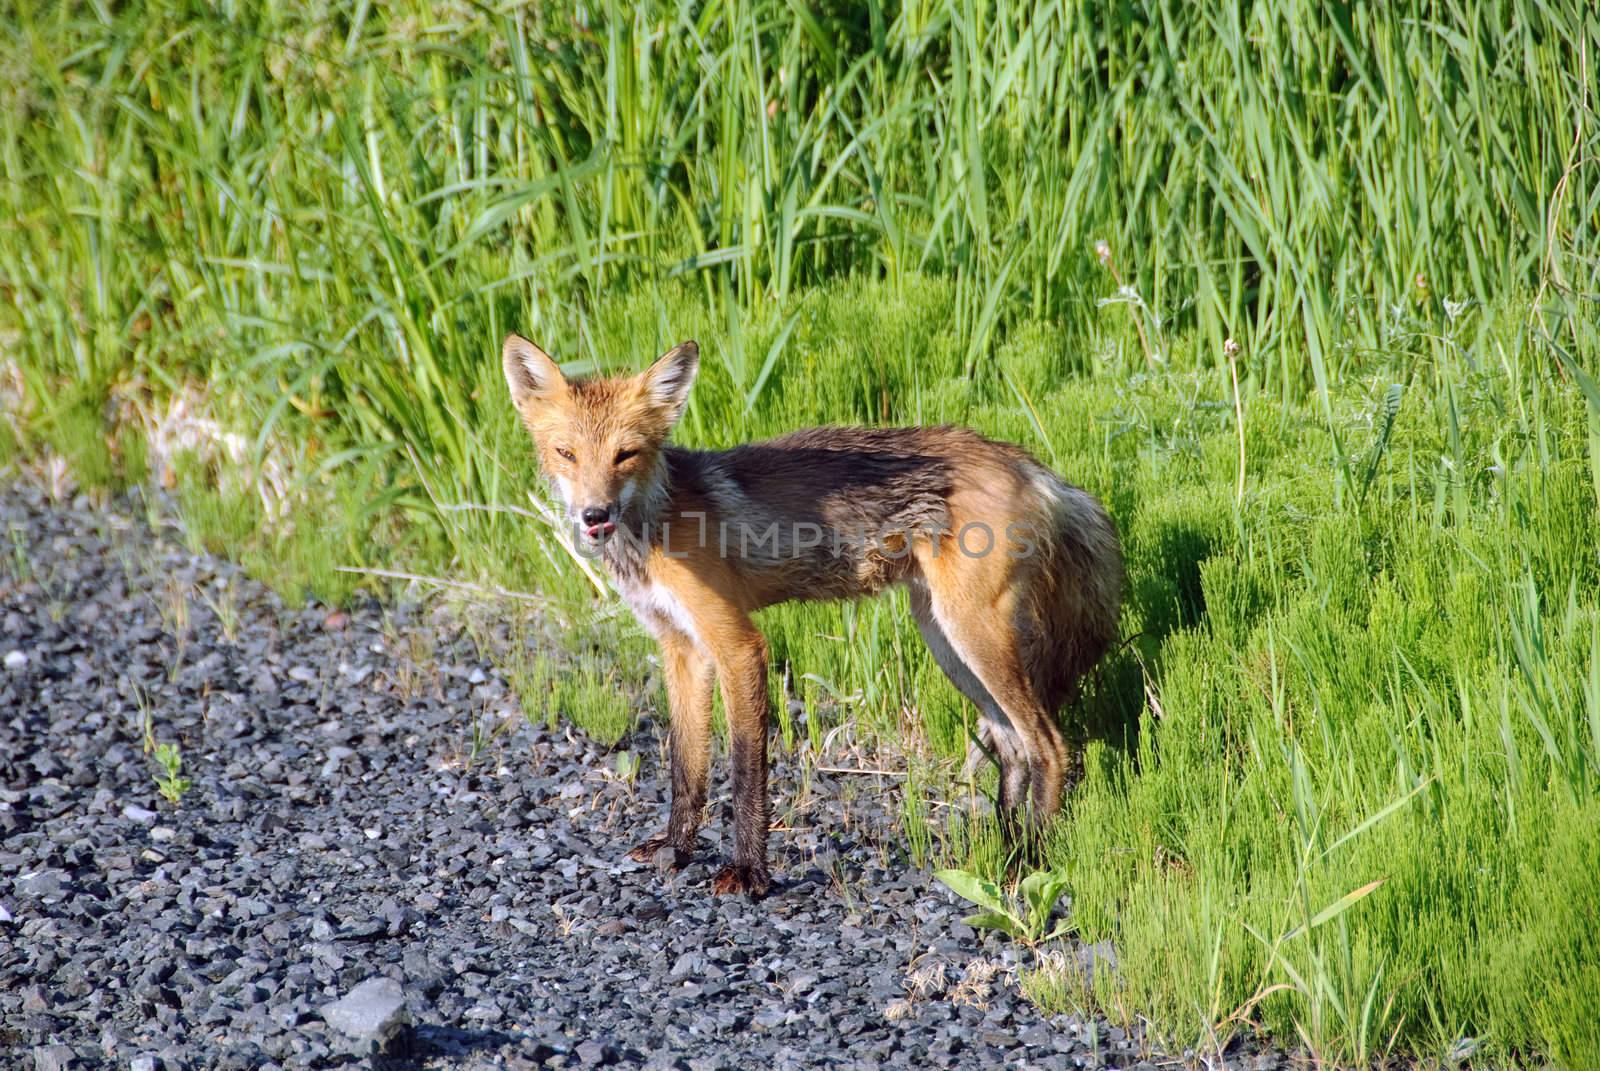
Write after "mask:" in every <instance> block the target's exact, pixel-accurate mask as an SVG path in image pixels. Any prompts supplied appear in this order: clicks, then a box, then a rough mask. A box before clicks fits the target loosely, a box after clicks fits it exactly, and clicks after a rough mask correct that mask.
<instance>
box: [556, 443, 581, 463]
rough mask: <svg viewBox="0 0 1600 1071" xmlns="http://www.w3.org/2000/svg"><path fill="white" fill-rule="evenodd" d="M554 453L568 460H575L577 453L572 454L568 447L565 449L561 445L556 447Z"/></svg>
mask: <svg viewBox="0 0 1600 1071" xmlns="http://www.w3.org/2000/svg"><path fill="white" fill-rule="evenodd" d="M556 453H557V454H559V455H560V456H561V457H563V458H565V459H566V460H568V461H576V460H578V455H576V454H574V453H573V452H572V451H571V450H568V449H566V448H565V447H562V446H558V447H556Z"/></svg>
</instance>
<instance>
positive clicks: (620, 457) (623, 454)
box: [614, 450, 639, 465]
mask: <svg viewBox="0 0 1600 1071" xmlns="http://www.w3.org/2000/svg"><path fill="white" fill-rule="evenodd" d="M638 454H639V451H637V450H618V451H617V459H616V461H615V462H614V463H615V464H618V465H620V464H622V463H623V462H624V461H626V460H628V459H629V458H631V457H637V456H638Z"/></svg>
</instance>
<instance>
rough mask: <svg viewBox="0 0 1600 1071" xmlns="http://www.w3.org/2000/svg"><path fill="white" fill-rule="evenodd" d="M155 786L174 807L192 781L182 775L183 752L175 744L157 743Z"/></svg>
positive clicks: (188, 788) (154, 756) (181, 799)
mask: <svg viewBox="0 0 1600 1071" xmlns="http://www.w3.org/2000/svg"><path fill="white" fill-rule="evenodd" d="M152 757H153V758H154V759H155V764H156V773H155V782H156V788H157V790H159V791H160V793H161V795H163V796H164V797H166V800H167V802H168V803H170V804H172V805H173V806H174V807H176V806H178V804H180V803H182V802H183V797H184V794H185V793H186V792H188V791H189V790H190V789H191V788H193V787H194V782H193V781H191V780H189V779H188V778H187V777H184V776H183V753H182V752H181V751H180V750H179V749H178V745H177V744H157V745H156V749H155V753H154V755H153V756H152Z"/></svg>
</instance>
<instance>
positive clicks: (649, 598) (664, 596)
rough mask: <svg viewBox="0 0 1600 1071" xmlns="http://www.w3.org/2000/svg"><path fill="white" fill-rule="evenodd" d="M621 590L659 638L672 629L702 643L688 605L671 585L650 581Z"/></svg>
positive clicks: (626, 600) (637, 614)
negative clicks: (675, 592)
mask: <svg viewBox="0 0 1600 1071" xmlns="http://www.w3.org/2000/svg"><path fill="white" fill-rule="evenodd" d="M619 590H620V591H621V593H622V599H623V601H624V602H626V603H627V604H628V607H629V609H631V610H632V611H633V613H634V616H636V617H637V618H638V619H639V621H640V622H641V623H642V624H643V625H644V627H645V628H647V629H649V630H650V631H651V633H653V634H654V635H655V636H656V637H657V638H660V636H661V632H662V630H663V629H671V630H672V631H674V632H681V633H683V634H684V635H685V636H688V637H689V638H690V639H691V640H693V641H694V642H695V643H697V644H698V643H699V642H700V635H699V633H698V632H696V631H695V627H694V618H693V617H691V616H690V614H689V610H688V608H687V607H685V606H684V605H683V603H682V602H680V601H679V600H678V597H677V596H676V595H674V594H673V593H672V592H671V591H670V590H668V589H667V588H665V587H662V586H661V585H660V584H656V583H652V582H650V581H648V580H646V581H641V582H639V583H631V584H624V585H621V586H620V588H619Z"/></svg>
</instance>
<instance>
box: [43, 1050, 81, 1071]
mask: <svg viewBox="0 0 1600 1071" xmlns="http://www.w3.org/2000/svg"><path fill="white" fill-rule="evenodd" d="M74 1062H75V1060H74V1054H73V1051H72V1050H71V1049H70V1048H68V1047H67V1046H65V1045H35V1046H34V1049H33V1066H34V1071H67V1069H68V1068H70V1067H71V1066H72V1065H73V1063H74Z"/></svg>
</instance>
